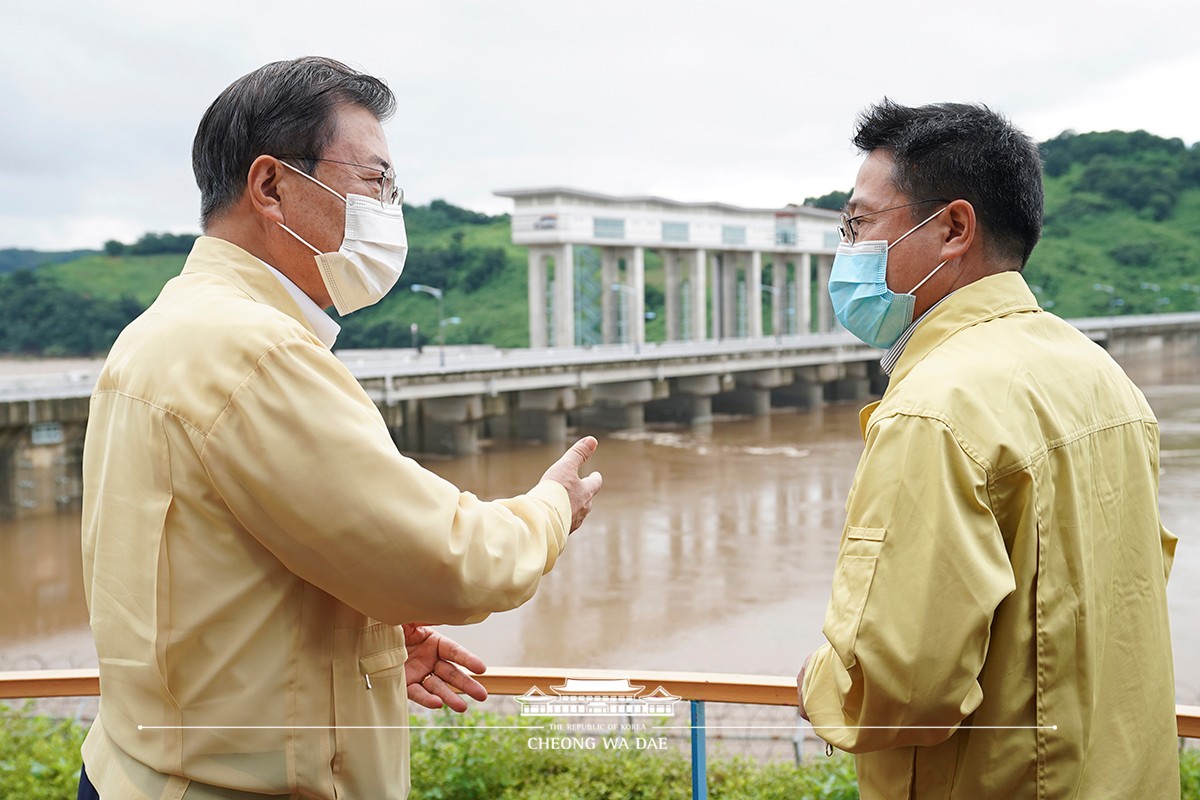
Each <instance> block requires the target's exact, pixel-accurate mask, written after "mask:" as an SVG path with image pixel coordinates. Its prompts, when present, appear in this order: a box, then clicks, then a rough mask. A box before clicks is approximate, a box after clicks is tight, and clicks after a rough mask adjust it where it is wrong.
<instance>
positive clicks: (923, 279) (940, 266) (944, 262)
mask: <svg viewBox="0 0 1200 800" xmlns="http://www.w3.org/2000/svg"><path fill="white" fill-rule="evenodd" d="M949 263H950V259H946V260H945V261H943V262H942V263H940V264H938V265H937V266H936V267H934V268H933V272H931V273H929V274H928V275H926V276H925V277H924V278H922V279H921V282H920V283H918V284H917V285H916V286H914V287H912V288H911V289H909V290H908V292H906V294H916V293H917V289H920V288H921V287H922V286H924V285H925V281H927V280H929V279H930V278H932V277H933V276H934V275H936V274H937V271H938V270H939V269H941V268H942V267H944V266H946V265H947V264H949Z"/></svg>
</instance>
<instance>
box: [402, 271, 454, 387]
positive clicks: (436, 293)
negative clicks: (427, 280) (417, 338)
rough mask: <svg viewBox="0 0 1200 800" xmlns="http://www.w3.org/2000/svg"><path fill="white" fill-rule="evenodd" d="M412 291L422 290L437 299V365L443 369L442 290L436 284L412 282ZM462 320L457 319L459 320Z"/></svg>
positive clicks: (444, 341)
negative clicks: (428, 284) (427, 284)
mask: <svg viewBox="0 0 1200 800" xmlns="http://www.w3.org/2000/svg"><path fill="white" fill-rule="evenodd" d="M412 290H413V291H414V292H422V293H424V294H427V295H430V296H432V297H436V298H437V301H438V366H439V367H442V368H443V369H444V368H445V367H446V324H445V315H444V313H443V308H442V290H441V289H439V288H437V287H436V286H426V285H425V284H423V283H414V284H413V285H412ZM461 321H462V320H459V322H461Z"/></svg>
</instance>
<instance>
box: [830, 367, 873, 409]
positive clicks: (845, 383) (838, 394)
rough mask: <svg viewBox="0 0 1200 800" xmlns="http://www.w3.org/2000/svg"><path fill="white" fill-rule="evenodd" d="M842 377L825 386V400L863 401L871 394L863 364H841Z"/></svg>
mask: <svg viewBox="0 0 1200 800" xmlns="http://www.w3.org/2000/svg"><path fill="white" fill-rule="evenodd" d="M840 366H841V367H842V376H841V377H840V378H838V379H837V380H834V381H832V382H831V383H829V384H826V386H825V399H827V400H833V401H836V400H865V399H866V398H867V397H868V396H869V395H870V393H871V380H870V378H868V377H867V365H866V363H864V362H854V363H850V364H841V365H840Z"/></svg>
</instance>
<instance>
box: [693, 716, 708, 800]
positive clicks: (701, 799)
mask: <svg viewBox="0 0 1200 800" xmlns="http://www.w3.org/2000/svg"><path fill="white" fill-rule="evenodd" d="M707 743H708V735H707V731H706V730H705V728H704V701H703V700H693V701H692V800H708V758H707V748H706V745H707Z"/></svg>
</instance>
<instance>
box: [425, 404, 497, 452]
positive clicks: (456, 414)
mask: <svg viewBox="0 0 1200 800" xmlns="http://www.w3.org/2000/svg"><path fill="white" fill-rule="evenodd" d="M421 406H422V408H421V411H422V414H421V416H422V423H423V424H422V426H421V437H422V439H423V441H422V442H421V443H420V445H419V446H418V448H417V449H418V450H419V451H421V452H426V453H440V454H442V455H451V456H462V455H474V454H475V453H478V452H479V434H480V432H481V430H482V428H483V416H484V414H483V398H482V397H481V396H480V395H477V394H475V395H465V396H462V397H439V398H436V399H433V400H426V401H424V402H423V403H422V404H421Z"/></svg>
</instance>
